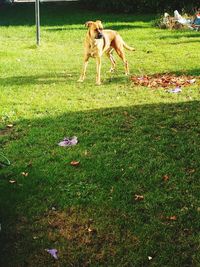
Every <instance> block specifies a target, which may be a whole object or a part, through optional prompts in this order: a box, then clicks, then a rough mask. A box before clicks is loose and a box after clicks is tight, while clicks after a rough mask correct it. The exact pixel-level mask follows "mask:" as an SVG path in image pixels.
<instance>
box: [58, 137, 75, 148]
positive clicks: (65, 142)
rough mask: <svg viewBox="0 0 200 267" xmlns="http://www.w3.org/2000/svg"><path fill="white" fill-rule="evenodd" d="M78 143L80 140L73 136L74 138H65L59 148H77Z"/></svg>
mask: <svg viewBox="0 0 200 267" xmlns="http://www.w3.org/2000/svg"><path fill="white" fill-rule="evenodd" d="M77 143H78V138H77V137H76V136H73V137H72V138H69V137H65V138H64V139H63V141H61V142H60V143H58V145H59V146H75V145H76V144H77Z"/></svg>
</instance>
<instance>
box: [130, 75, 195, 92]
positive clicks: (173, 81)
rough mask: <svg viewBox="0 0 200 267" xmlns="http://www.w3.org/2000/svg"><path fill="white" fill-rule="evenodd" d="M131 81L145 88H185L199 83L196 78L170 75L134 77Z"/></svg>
mask: <svg viewBox="0 0 200 267" xmlns="http://www.w3.org/2000/svg"><path fill="white" fill-rule="evenodd" d="M131 80H132V82H133V83H134V84H135V85H140V86H145V87H149V88H172V87H184V86H190V85H192V84H194V83H195V82H196V81H197V80H196V78H195V77H194V76H187V75H180V76H177V75H175V74H170V73H165V74H154V75H142V76H132V77H131Z"/></svg>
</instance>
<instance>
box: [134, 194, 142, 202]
mask: <svg viewBox="0 0 200 267" xmlns="http://www.w3.org/2000/svg"><path fill="white" fill-rule="evenodd" d="M135 200H136V201H141V200H144V196H142V195H135Z"/></svg>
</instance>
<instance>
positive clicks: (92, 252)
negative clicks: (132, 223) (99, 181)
mask: <svg viewBox="0 0 200 267" xmlns="http://www.w3.org/2000/svg"><path fill="white" fill-rule="evenodd" d="M94 212H95V211H94ZM108 216H109V215H108ZM27 227H28V224H27V225H23V226H20V227H18V233H19V232H21V231H24V228H26V236H27V232H28V231H27ZM29 227H30V226H29ZM33 229H34V230H33ZM30 237H31V238H32V242H31V243H32V244H30V243H29V244H26V245H25V244H20V248H21V249H22V247H23V250H24V252H25V250H28V251H29V254H28V255H26V256H25V255H24V257H25V258H26V259H25V260H24V262H25V263H26V264H27V266H38V267H39V266H83V267H84V266H109V265H112V264H113V262H117V259H118V260H120V259H121V257H122V256H123V255H121V253H124V252H123V251H125V250H128V251H129V252H130V251H133V250H135V249H137V246H138V244H139V239H138V238H137V237H136V236H135V235H134V234H133V233H132V232H131V231H130V230H128V229H124V228H123V229H121V227H120V226H119V225H118V224H117V223H116V222H115V219H114V220H113V217H112V216H110V219H109V217H108V220H106V221H105V217H104V219H103V218H99V219H98V221H97V219H96V220H95V219H94V218H93V216H91V213H88V212H85V211H83V210H79V209H77V208H71V209H68V210H66V211H50V212H48V213H47V214H46V215H45V216H44V217H43V218H40V219H38V220H37V222H35V223H34V225H33V226H32V228H31V229H29V242H30ZM34 243H35V244H34ZM36 244H37V245H36ZM27 246H29V248H27ZM17 247H19V244H18V245H17ZM24 247H26V248H24ZM31 247H32V248H31ZM47 248H48V249H49V248H55V249H57V250H58V260H55V259H54V258H53V257H52V256H51V255H49V254H48V253H47V252H46V251H45V249H47ZM22 253H23V252H22V251H21V252H20V254H22Z"/></svg>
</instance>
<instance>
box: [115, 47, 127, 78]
mask: <svg viewBox="0 0 200 267" xmlns="http://www.w3.org/2000/svg"><path fill="white" fill-rule="evenodd" d="M116 52H117V54H118V56H119V57H120V58H121V59H122V60H123V62H124V68H125V75H129V67H128V61H127V60H126V57H125V53H124V49H123V47H117V48H116Z"/></svg>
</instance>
